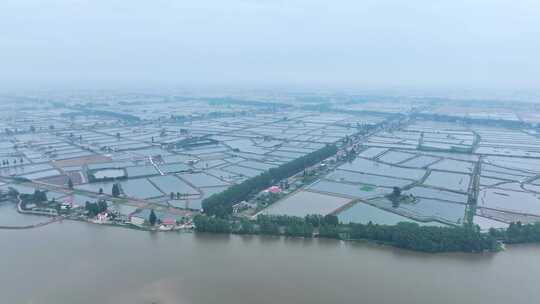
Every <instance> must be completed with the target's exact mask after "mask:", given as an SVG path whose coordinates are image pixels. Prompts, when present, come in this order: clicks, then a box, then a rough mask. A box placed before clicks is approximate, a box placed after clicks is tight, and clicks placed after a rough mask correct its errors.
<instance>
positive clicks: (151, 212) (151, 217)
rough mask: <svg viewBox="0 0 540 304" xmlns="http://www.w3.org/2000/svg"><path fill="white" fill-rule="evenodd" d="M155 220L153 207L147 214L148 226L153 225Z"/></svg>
mask: <svg viewBox="0 0 540 304" xmlns="http://www.w3.org/2000/svg"><path fill="white" fill-rule="evenodd" d="M156 221H157V216H156V214H155V213H154V209H152V210H151V211H150V215H149V216H148V222H149V223H150V226H154V225H155V224H156Z"/></svg>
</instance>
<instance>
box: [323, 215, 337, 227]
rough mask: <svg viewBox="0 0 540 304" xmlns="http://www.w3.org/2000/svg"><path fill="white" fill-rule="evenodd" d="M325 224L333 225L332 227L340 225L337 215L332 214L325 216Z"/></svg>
mask: <svg viewBox="0 0 540 304" xmlns="http://www.w3.org/2000/svg"><path fill="white" fill-rule="evenodd" d="M324 223H325V224H326V225H332V226H336V225H338V224H339V219H338V217H337V216H335V215H332V214H328V215H325V216H324Z"/></svg>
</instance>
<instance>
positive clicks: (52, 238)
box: [0, 221, 540, 304]
mask: <svg viewBox="0 0 540 304" xmlns="http://www.w3.org/2000/svg"><path fill="white" fill-rule="evenodd" d="M0 244H1V247H0V303H10V304H11V303H32V304H38V303H50V304H63V303H66V304H68V303H69V304H72V303H83V304H85V303H89V304H90V303H92V304H94V303H115V304H118V303H120V304H123V303H180V304H183V303H194V304H195V303H197V304H198V303H201V304H202V303H204V304H207V303H221V304H229V303H230V304H237V303H249V304H252V303H261V304H264V303H272V304H275V303H310V304H313V303H325V304H327V303H411V304H412V303H415V304H423V303H426V304H427V303H429V304H431V303H452V304H454V303H490V304H497V303H505V304H507V303H540V288H539V286H540V259H539V257H538V256H539V253H540V246H515V247H512V248H510V249H509V250H507V251H506V252H501V253H498V254H487V255H467V254H444V255H430V254H421V253H415V252H410V251H403V250H398V249H394V248H388V247H380V246H376V245H367V244H360V243H345V242H339V241H335V240H303V239H286V238H274V237H256V236H244V237H243V236H228V235H211V234H191V233H149V232H141V231H135V230H129V229H124V228H114V227H105V226H99V225H91V224H86V223H78V222H67V221H65V222H62V223H56V224H52V225H49V226H46V227H42V228H39V229H31V230H23V231H10V230H0Z"/></svg>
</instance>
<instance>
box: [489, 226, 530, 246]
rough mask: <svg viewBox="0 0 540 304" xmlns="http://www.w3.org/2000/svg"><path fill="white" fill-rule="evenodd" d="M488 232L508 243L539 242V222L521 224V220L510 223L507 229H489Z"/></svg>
mask: <svg viewBox="0 0 540 304" xmlns="http://www.w3.org/2000/svg"><path fill="white" fill-rule="evenodd" d="M489 234H490V235H491V236H493V237H495V238H497V239H500V240H502V241H503V242H505V243H508V244H519V243H536V242H540V222H537V223H532V224H522V223H521V222H517V223H510V226H508V229H506V230H497V229H493V228H492V229H490V230H489Z"/></svg>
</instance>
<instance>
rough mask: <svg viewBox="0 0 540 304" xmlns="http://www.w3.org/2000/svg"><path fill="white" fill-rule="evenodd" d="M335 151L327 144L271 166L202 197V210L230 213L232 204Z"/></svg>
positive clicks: (225, 214) (220, 214)
mask: <svg viewBox="0 0 540 304" xmlns="http://www.w3.org/2000/svg"><path fill="white" fill-rule="evenodd" d="M336 153H337V147H336V146H335V145H327V146H325V147H323V148H321V149H319V150H317V151H314V152H312V153H309V154H307V155H304V156H302V157H300V158H297V159H295V160H292V161H290V162H288V163H285V164H283V165H281V166H279V167H277V168H272V169H270V170H268V171H266V172H264V173H261V174H259V175H257V176H255V177H252V178H250V179H247V180H245V181H244V182H242V183H240V184H237V185H234V186H232V187H229V188H228V189H227V190H225V191H223V192H221V193H217V194H214V195H212V196H210V197H208V198H206V199H204V200H203V202H202V206H203V210H204V212H205V213H206V214H208V215H215V216H218V217H225V216H227V215H229V214H231V213H232V206H233V205H234V204H236V203H239V202H241V201H243V200H248V199H249V198H250V197H251V196H252V195H255V194H257V193H258V192H260V191H262V190H264V189H265V188H268V187H270V186H272V185H273V184H274V183H276V182H277V181H279V180H282V179H284V178H287V177H289V176H291V175H294V174H295V173H298V172H300V171H302V170H304V169H306V168H308V167H310V166H313V165H315V164H317V163H318V162H320V161H322V160H324V159H326V158H328V157H330V156H332V155H335V154H336Z"/></svg>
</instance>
